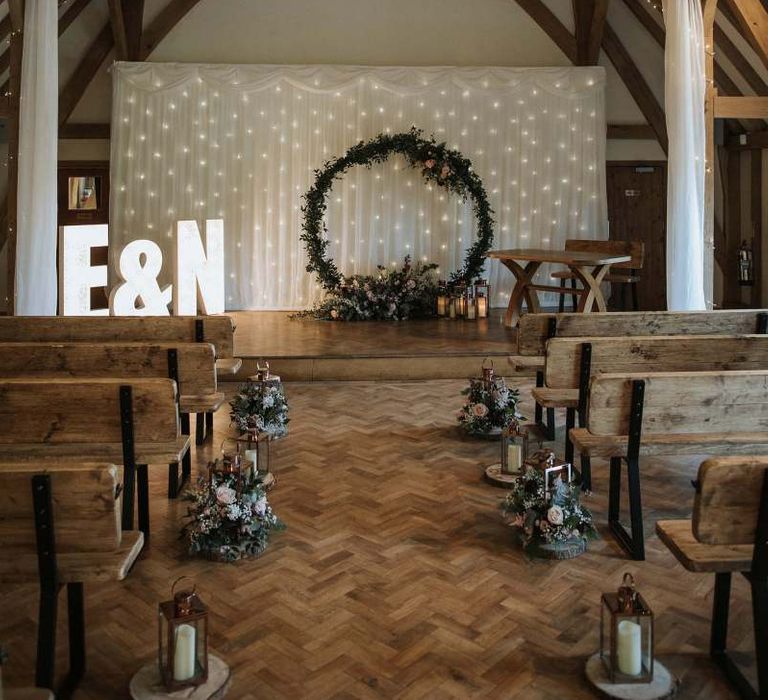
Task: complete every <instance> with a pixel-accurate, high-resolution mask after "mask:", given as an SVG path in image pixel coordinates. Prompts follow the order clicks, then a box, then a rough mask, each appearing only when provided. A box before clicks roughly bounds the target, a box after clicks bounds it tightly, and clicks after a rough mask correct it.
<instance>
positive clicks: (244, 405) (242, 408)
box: [229, 380, 290, 437]
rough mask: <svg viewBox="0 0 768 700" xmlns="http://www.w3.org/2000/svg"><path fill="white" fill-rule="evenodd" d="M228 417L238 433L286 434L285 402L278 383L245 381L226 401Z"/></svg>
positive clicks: (287, 419)
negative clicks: (228, 400) (230, 398)
mask: <svg viewBox="0 0 768 700" xmlns="http://www.w3.org/2000/svg"><path fill="white" fill-rule="evenodd" d="M229 405H230V406H231V408H232V410H231V411H230V413H229V417H230V419H231V420H232V423H233V424H234V425H235V427H236V428H237V429H238V430H239V431H240V432H241V433H248V432H252V431H254V430H255V431H257V432H259V433H267V434H269V435H271V436H272V437H282V436H283V435H286V434H287V433H288V422H289V421H290V418H288V401H286V398H285V393H284V392H283V385H282V382H275V381H272V382H264V383H262V382H258V381H257V382H252V381H250V380H249V381H247V382H245V384H243V385H242V386H241V387H240V389H239V390H238V392H237V395H236V396H235V397H234V398H233V399H232V401H230V402H229Z"/></svg>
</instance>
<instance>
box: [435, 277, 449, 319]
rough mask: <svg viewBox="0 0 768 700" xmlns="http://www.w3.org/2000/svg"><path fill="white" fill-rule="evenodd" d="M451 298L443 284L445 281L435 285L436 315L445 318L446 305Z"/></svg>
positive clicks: (446, 313) (446, 312)
mask: <svg viewBox="0 0 768 700" xmlns="http://www.w3.org/2000/svg"><path fill="white" fill-rule="evenodd" d="M450 300H451V297H450V295H449V293H448V285H447V283H446V282H445V280H440V282H438V285H437V298H436V303H437V315H438V316H447V315H448V304H449V303H450Z"/></svg>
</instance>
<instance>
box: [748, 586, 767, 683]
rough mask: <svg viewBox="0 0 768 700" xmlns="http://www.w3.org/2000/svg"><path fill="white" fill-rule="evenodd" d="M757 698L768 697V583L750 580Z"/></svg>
mask: <svg viewBox="0 0 768 700" xmlns="http://www.w3.org/2000/svg"><path fill="white" fill-rule="evenodd" d="M750 583H751V584H752V622H753V626H754V630H755V656H756V661H757V688H758V696H759V697H761V698H766V697H768V581H766V580H765V579H761V580H755V579H754V578H752V579H751V581H750Z"/></svg>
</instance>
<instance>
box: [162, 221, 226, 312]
mask: <svg viewBox="0 0 768 700" xmlns="http://www.w3.org/2000/svg"><path fill="white" fill-rule="evenodd" d="M173 286H174V295H173V311H174V313H175V314H176V315H177V316H194V315H195V314H197V307H198V303H199V305H200V312H201V313H203V314H220V313H223V312H224V221H223V219H208V220H207V221H206V222H205V249H204V248H203V243H202V240H201V237H200V231H199V229H198V228H197V222H196V221H179V222H177V224H176V266H175V268H174V285H173Z"/></svg>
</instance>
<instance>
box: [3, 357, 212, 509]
mask: <svg viewBox="0 0 768 700" xmlns="http://www.w3.org/2000/svg"><path fill="white" fill-rule="evenodd" d="M214 352H215V350H214V347H213V345H211V344H210V343H158V344H151V345H150V344H145V343H100V344H95V343H0V379H25V378H28V379H36V378H53V379H68V378H69V379H74V378H104V379H111V378H121V377H130V378H142V377H146V378H149V377H168V378H169V379H174V380H175V381H176V382H177V384H178V388H179V410H180V412H181V432H182V433H183V434H184V435H189V434H190V420H189V414H190V413H198V414H199V413H213V412H214V411H216V410H217V409H218V408H219V407H220V406H221V404H223V403H224V400H225V397H224V393H223V392H220V391H219V390H218V386H217V379H216V368H215V355H214ZM190 473H191V462H190V454H189V452H187V454H186V455H185V456H184V461H183V469H182V483H179V478H178V468H177V465H176V464H171V465H169V472H168V474H169V482H168V496H169V498H175V497H176V496H177V495H178V492H179V490H180V489H181V487H182V486H183V482H184V480H186V479H188V478H189V475H190Z"/></svg>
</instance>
